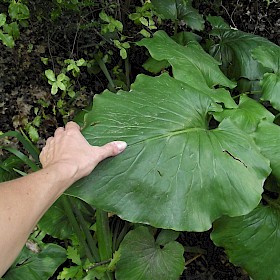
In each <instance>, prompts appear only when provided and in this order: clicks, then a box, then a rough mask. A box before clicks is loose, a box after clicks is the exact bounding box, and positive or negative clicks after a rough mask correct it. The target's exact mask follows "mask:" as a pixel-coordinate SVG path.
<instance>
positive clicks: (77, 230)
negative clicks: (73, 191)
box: [61, 195, 94, 263]
mask: <svg viewBox="0 0 280 280" xmlns="http://www.w3.org/2000/svg"><path fill="white" fill-rule="evenodd" d="M61 200H62V203H63V206H64V209H65V213H66V215H67V217H68V219H69V221H70V223H71V225H72V226H73V229H74V231H75V233H76V235H77V237H78V239H79V241H80V244H81V245H82V247H84V250H85V253H86V256H87V258H88V259H89V261H90V262H92V263H93V262H94V259H93V256H92V254H91V252H90V250H89V248H88V246H87V243H86V241H85V239H84V236H83V234H82V231H81V229H80V227H79V224H78V222H77V220H76V218H75V216H74V213H73V210H72V207H71V203H70V201H69V198H68V197H67V196H66V195H62V196H61Z"/></svg>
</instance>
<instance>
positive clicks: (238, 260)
mask: <svg viewBox="0 0 280 280" xmlns="http://www.w3.org/2000/svg"><path fill="white" fill-rule="evenodd" d="M274 205H275V206H276V207H275V206H273V204H271V205H269V206H262V205H260V206H258V207H257V208H256V209H255V210H253V211H252V212H251V213H249V214H248V215H245V216H241V217H235V218H229V217H223V218H221V219H219V220H218V221H216V222H215V223H214V231H213V232H212V234H211V238H212V240H213V241H214V242H215V244H216V245H218V246H222V247H224V248H225V250H226V253H227V255H228V256H229V259H230V261H231V262H232V263H234V264H235V265H238V266H242V267H243V268H244V269H245V270H246V271H247V272H248V273H249V274H250V276H251V277H252V278H253V279H254V280H277V279H279V275H280V263H279V261H278V259H279V251H280V227H279V225H280V218H279V217H280V211H279V206H280V205H279V204H277V203H276V204H274Z"/></svg>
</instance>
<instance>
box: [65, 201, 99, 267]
mask: <svg viewBox="0 0 280 280" xmlns="http://www.w3.org/2000/svg"><path fill="white" fill-rule="evenodd" d="M70 199H71V198H70ZM72 205H73V210H74V213H75V214H76V217H77V220H78V222H79V224H80V225H81V227H82V230H83V232H84V233H85V235H86V239H87V243H88V246H89V248H90V250H91V253H92V255H93V258H94V262H99V261H100V257H99V254H98V249H97V247H96V242H95V241H94V240H93V238H92V235H91V233H90V231H89V229H88V226H87V224H86V221H85V219H84V217H83V215H82V213H81V211H80V210H79V209H78V208H77V207H76V206H75V203H73V204H72Z"/></svg>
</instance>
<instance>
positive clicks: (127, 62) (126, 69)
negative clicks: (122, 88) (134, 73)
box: [124, 57, 130, 89]
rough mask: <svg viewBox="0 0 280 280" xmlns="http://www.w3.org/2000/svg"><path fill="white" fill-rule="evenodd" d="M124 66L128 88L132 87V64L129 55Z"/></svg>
mask: <svg viewBox="0 0 280 280" xmlns="http://www.w3.org/2000/svg"><path fill="white" fill-rule="evenodd" d="M124 66H125V77H126V85H127V88H128V89H129V88H130V64H129V60H128V57H127V58H126V59H125V60H124Z"/></svg>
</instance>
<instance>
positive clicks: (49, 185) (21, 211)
mask: <svg viewBox="0 0 280 280" xmlns="http://www.w3.org/2000/svg"><path fill="white" fill-rule="evenodd" d="M67 172H68V170H67ZM62 173H65V170H62V169H61V167H60V166H51V167H49V168H45V169H42V170H40V171H38V172H35V173H33V174H30V175H27V176H25V177H22V178H19V179H17V180H13V181H10V182H5V183H1V184H0V213H1V215H0V236H1V238H0V252H1V254H0V277H1V275H3V274H4V273H5V271H6V270H7V269H8V268H9V266H10V265H11V264H12V263H13V261H14V259H15V258H16V257H17V255H18V254H19V252H20V250H21V249H22V247H23V246H24V244H25V242H26V240H27V238H28V236H29V234H30V233H31V232H32V230H33V229H34V227H35V225H36V223H37V222H38V221H39V219H40V218H41V217H42V215H43V214H44V213H45V212H46V211H47V209H48V208H49V207H50V206H51V205H52V204H53V203H54V201H55V200H56V199H57V198H58V197H59V196H60V195H61V194H62V193H63V191H64V190H66V189H67V188H68V187H69V186H70V185H71V184H72V183H73V182H74V181H73V180H72V176H69V174H68V176H64V175H63V174H62ZM70 174H71V172H70Z"/></svg>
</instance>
